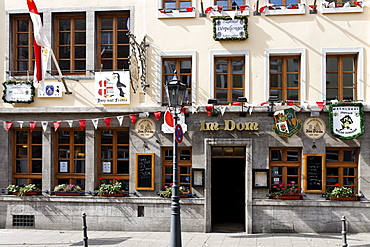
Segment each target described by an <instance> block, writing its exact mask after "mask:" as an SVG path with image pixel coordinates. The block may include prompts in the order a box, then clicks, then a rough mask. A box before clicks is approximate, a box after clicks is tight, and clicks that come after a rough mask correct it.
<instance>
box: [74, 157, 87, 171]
mask: <svg viewBox="0 0 370 247" xmlns="http://www.w3.org/2000/svg"><path fill="white" fill-rule="evenodd" d="M74 166H75V173H85V161H84V160H75V162H74Z"/></svg>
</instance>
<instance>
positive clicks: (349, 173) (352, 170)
mask: <svg viewBox="0 0 370 247" xmlns="http://www.w3.org/2000/svg"><path fill="white" fill-rule="evenodd" d="M343 175H344V176H355V168H343Z"/></svg>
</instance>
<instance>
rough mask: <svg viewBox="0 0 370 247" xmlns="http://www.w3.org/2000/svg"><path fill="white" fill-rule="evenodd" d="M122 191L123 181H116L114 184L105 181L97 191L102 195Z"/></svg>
mask: <svg viewBox="0 0 370 247" xmlns="http://www.w3.org/2000/svg"><path fill="white" fill-rule="evenodd" d="M120 191H122V183H121V182H115V183H113V184H106V183H103V184H101V185H100V187H99V189H98V190H96V191H95V192H96V193H98V196H102V195H103V194H117V193H118V192H120Z"/></svg>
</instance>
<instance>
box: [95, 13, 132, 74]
mask: <svg viewBox="0 0 370 247" xmlns="http://www.w3.org/2000/svg"><path fill="white" fill-rule="evenodd" d="M107 18H109V19H112V29H104V30H103V29H102V26H103V25H102V20H103V19H107ZM120 18H127V19H130V13H129V12H118V13H117V12H112V13H106V12H104V13H99V14H98V15H97V44H96V47H97V54H98V56H97V68H98V69H99V70H103V71H104V70H108V71H111V70H121V69H128V68H129V65H128V62H129V61H128V57H129V55H130V54H129V53H130V42H129V37H128V36H127V33H128V32H129V31H130V30H129V28H130V27H127V28H119V23H118V20H119V19H120ZM103 33H112V40H111V42H110V43H102V42H103V41H102V34H103ZM122 35H125V36H122ZM126 37H127V38H126ZM120 38H121V39H122V41H124V42H123V43H119V40H120ZM104 47H112V54H111V57H106V56H104V51H105V49H104ZM120 48H121V49H126V51H127V54H126V55H127V56H124V55H125V52H124V50H122V51H121V52H122V54H120ZM108 62H111V67H112V68H104V63H108ZM120 62H121V64H120ZM120 65H122V66H120Z"/></svg>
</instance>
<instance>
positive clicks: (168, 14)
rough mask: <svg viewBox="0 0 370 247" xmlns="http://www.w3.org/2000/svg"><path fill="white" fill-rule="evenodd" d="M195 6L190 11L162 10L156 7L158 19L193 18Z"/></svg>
mask: <svg viewBox="0 0 370 247" xmlns="http://www.w3.org/2000/svg"><path fill="white" fill-rule="evenodd" d="M195 12H196V11H195V8H193V10H192V11H191V12H188V11H184V12H183V11H181V12H179V11H176V10H164V9H158V15H157V18H158V19H166V18H195Z"/></svg>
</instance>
